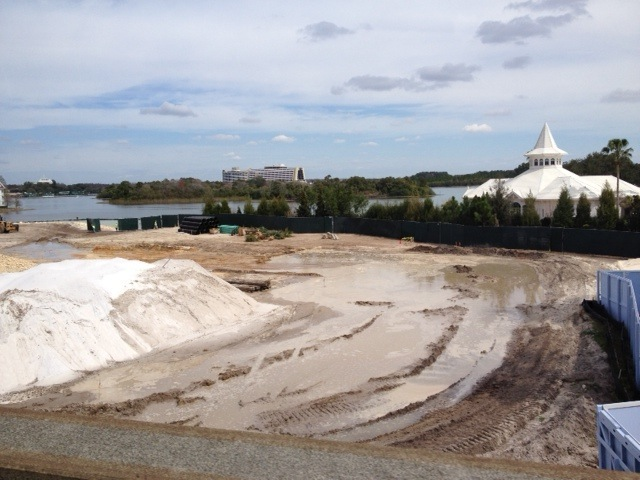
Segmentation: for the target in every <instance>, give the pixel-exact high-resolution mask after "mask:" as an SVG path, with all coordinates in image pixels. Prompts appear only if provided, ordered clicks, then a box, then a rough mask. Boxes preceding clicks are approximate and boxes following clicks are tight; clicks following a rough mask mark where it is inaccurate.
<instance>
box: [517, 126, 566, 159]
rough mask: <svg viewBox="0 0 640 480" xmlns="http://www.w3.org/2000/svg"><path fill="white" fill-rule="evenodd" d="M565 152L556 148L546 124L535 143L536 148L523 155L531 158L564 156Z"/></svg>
mask: <svg viewBox="0 0 640 480" xmlns="http://www.w3.org/2000/svg"><path fill="white" fill-rule="evenodd" d="M566 154H567V152H565V151H564V150H562V149H560V148H558V146H557V145H556V141H555V140H554V139H553V135H551V130H549V125H547V124H546V123H545V124H544V127H542V131H541V132H540V136H539V137H538V141H537V142H536V146H535V147H533V150H529V151H528V152H527V153H525V155H526V156H527V157H532V156H536V155H566Z"/></svg>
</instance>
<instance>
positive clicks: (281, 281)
mask: <svg viewBox="0 0 640 480" xmlns="http://www.w3.org/2000/svg"><path fill="white" fill-rule="evenodd" d="M10 235H13V234H10ZM18 235H20V238H21V241H22V242H24V244H28V243H29V242H33V241H36V240H40V241H47V239H49V240H51V239H52V238H55V239H56V240H57V241H58V242H63V243H65V244H67V245H69V246H70V247H73V249H74V250H73V254H74V256H76V257H80V258H101V257H112V256H120V257H124V258H136V259H142V260H146V261H154V260H158V259H161V258H190V259H193V260H196V261H197V262H199V263H200V264H201V265H203V266H204V267H205V268H208V269H210V270H211V271H213V272H214V273H216V274H218V275H220V276H221V277H223V278H227V279H233V280H234V281H240V280H243V279H244V280H246V281H247V282H251V281H253V282H256V281H260V282H265V281H268V282H269V285H270V288H269V290H266V291H261V292H256V293H253V294H252V296H253V297H254V298H256V299H259V300H264V301H269V302H271V303H279V304H282V305H289V306H290V307H291V315H290V317H289V318H286V319H284V320H279V321H277V322H276V321H274V322H272V323H269V324H268V325H267V326H266V327H264V328H261V329H259V330H257V331H255V332H253V334H252V335H251V336H249V337H243V338H238V337H234V336H228V337H224V338H208V337H203V338H200V339H197V340H194V341H191V342H189V343H187V344H184V345H182V346H180V347H179V348H175V349H173V350H169V351H163V352H159V353H157V354H154V355H149V356H147V357H143V358H141V359H139V360H137V361H135V362H130V363H124V364H118V365H114V366H112V367H110V368H108V369H104V370H101V371H99V372H95V373H93V374H89V375H86V376H85V377H84V378H82V379H80V380H79V381H76V382H73V383H71V384H67V385H61V386H57V387H54V388H50V389H37V390H33V391H25V392H20V393H17V394H13V395H9V396H5V398H2V399H0V401H4V402H11V404H12V405H13V406H15V407H16V408H29V409H44V410H63V411H66V412H75V413H78V414H83V415H95V416H116V417H128V418H135V419H137V420H143V421H152V422H162V423H174V424H182V425H191V426H204V427H219V428H229V429H236V430H256V431H262V432H273V433H283V434H289V435H298V436H309V437H317V438H328V439H337V440H342V441H350V442H371V443H375V444H381V445H394V446H397V447H399V448H428V449H430V450H431V451H433V450H435V451H444V452H458V453H465V454H472V455H480V456H491V457H499V458H513V459H526V460H532V461H537V462H547V463H558V464H570V465H588V466H595V465H596V459H597V451H596V446H595V435H594V432H595V405H596V404H597V403H608V402H611V401H615V398H614V397H613V386H612V380H611V375H610V372H609V371H608V366H607V362H606V357H605V355H604V353H603V352H602V351H601V350H600V348H599V347H598V345H597V344H596V343H595V341H594V339H593V336H592V335H591V334H590V333H589V332H591V331H592V324H591V321H590V320H589V319H588V318H586V317H585V316H584V315H583V314H582V312H581V310H580V304H581V302H582V300H583V299H584V298H589V299H590V298H592V297H593V295H594V290H595V272H596V270H597V269H599V268H611V266H612V265H613V264H614V263H615V261H614V260H613V259H608V258H598V257H583V256H577V255H567V254H565V255H556V254H551V253H545V252H522V251H507V250H503V249H494V248H492V249H483V248H473V249H470V248H462V247H457V246H433V245H415V244H412V243H409V242H407V243H404V242H398V241H397V240H390V239H381V238H371V237H362V236H357V235H340V237H339V240H337V241H331V242H327V241H326V240H322V239H321V236H320V235H294V236H293V237H291V238H287V239H284V240H279V241H275V240H274V241H271V242H250V243H249V242H244V239H243V238H241V237H231V236H227V235H199V236H190V235H186V234H179V233H177V231H174V230H173V229H171V230H154V231H146V232H99V233H89V232H84V231H82V230H81V229H76V228H74V226H70V225H64V224H26V225H21V228H20V233H19V234H15V236H14V237H11V238H7V239H6V240H5V238H4V237H0V247H1V246H3V245H4V246H10V245H16V243H15V242H18V241H17V237H18ZM5 237H9V236H5ZM2 242H5V243H4V244H3V243H2ZM18 243H19V242H18ZM3 251H4V250H3ZM30 261H34V259H31V258H29V259H24V262H25V264H24V265H25V266H26V265H28V264H29V262H30ZM35 261H44V260H42V259H35ZM5 263H7V264H8V263H10V262H9V261H8V260H7V258H6V257H0V268H3V267H2V265H3V264H5ZM13 268H19V267H15V266H14V267H13Z"/></svg>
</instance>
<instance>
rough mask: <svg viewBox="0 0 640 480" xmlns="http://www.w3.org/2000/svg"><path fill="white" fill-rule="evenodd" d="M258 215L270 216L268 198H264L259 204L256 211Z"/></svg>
mask: <svg viewBox="0 0 640 480" xmlns="http://www.w3.org/2000/svg"><path fill="white" fill-rule="evenodd" d="M256 213H257V214H258V215H269V213H270V212H269V202H267V199H266V198H263V199H262V200H260V203H259V204H258V209H257V210H256Z"/></svg>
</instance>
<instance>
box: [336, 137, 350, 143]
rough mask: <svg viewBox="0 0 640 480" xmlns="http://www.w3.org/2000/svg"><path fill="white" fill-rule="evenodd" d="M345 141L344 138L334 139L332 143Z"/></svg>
mask: <svg viewBox="0 0 640 480" xmlns="http://www.w3.org/2000/svg"><path fill="white" fill-rule="evenodd" d="M346 142H347V141H346V140H345V139H344V138H336V139H335V140H334V141H333V143H346Z"/></svg>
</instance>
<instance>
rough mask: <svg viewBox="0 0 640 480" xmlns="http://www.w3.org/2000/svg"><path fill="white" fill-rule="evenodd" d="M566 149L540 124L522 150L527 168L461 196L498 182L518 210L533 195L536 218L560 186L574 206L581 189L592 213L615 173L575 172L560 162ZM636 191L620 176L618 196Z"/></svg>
mask: <svg viewBox="0 0 640 480" xmlns="http://www.w3.org/2000/svg"><path fill="white" fill-rule="evenodd" d="M566 154H567V152H565V151H564V150H562V149H560V148H558V146H557V145H556V142H555V140H554V139H553V135H551V130H550V129H549V125H547V124H546V123H545V124H544V127H542V131H541V132H540V136H539V137H538V141H537V142H536V144H535V146H534V147H533V150H530V151H528V152H527V153H525V154H524V156H525V157H527V160H528V161H529V168H528V170H525V171H524V172H522V173H521V174H520V175H518V176H517V177H515V178H506V179H503V180H500V179H496V178H493V179H491V180H487V181H486V182H485V183H483V184H482V185H480V186H479V187H475V188H470V189H468V190H467V191H466V192H465V194H464V196H465V197H469V198H473V197H481V196H482V195H484V194H491V193H492V192H493V191H495V189H496V188H497V186H498V183H499V182H502V185H503V187H504V189H505V191H506V192H507V198H508V199H509V200H510V201H511V202H512V205H513V207H516V208H519V209H520V210H521V211H522V207H523V206H524V202H525V200H526V198H527V196H529V195H530V194H531V195H532V196H534V197H535V199H536V202H535V206H536V211H537V212H538V215H539V216H540V218H544V217H551V215H553V211H554V210H555V208H556V205H557V204H558V197H559V196H560V191H561V190H562V188H564V187H566V188H567V189H568V190H569V197H570V198H571V200H572V202H573V206H574V212H575V206H576V204H577V203H578V198H579V197H580V195H581V194H582V193H584V194H585V195H586V197H587V199H588V200H589V203H590V204H591V215H592V216H593V215H595V214H596V210H597V208H598V205H599V204H600V194H601V193H602V189H603V188H604V186H605V184H606V183H608V184H609V186H610V187H611V189H612V190H613V191H614V192H615V189H616V177H615V176H614V175H583V176H580V175H576V174H575V173H573V172H570V171H569V170H565V169H564V167H563V166H562V157H563V156H564V155H566ZM634 195H640V188H638V187H637V186H635V185H633V184H631V183H629V182H625V181H624V180H620V199H621V200H622V199H624V198H625V197H627V196H634Z"/></svg>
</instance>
